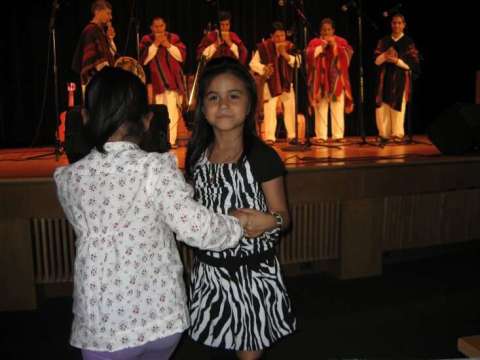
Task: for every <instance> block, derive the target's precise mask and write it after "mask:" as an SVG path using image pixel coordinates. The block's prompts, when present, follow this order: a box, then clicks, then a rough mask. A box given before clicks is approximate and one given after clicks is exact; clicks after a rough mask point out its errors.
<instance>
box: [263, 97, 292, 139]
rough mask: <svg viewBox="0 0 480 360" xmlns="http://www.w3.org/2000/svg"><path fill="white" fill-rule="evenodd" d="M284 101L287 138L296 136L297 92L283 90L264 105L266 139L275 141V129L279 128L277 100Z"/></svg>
mask: <svg viewBox="0 0 480 360" xmlns="http://www.w3.org/2000/svg"><path fill="white" fill-rule="evenodd" d="M278 99H280V100H281V101H282V103H283V121H284V122H285V128H286V129H287V138H288V139H293V138H295V92H294V91H293V89H291V90H290V91H289V92H283V93H281V94H280V95H278V96H275V97H272V98H270V99H269V100H268V101H267V102H266V103H265V104H264V106H263V112H264V114H263V121H264V123H265V140H273V141H275V130H276V129H277V101H278Z"/></svg>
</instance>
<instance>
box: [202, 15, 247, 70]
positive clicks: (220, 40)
mask: <svg viewBox="0 0 480 360" xmlns="http://www.w3.org/2000/svg"><path fill="white" fill-rule="evenodd" d="M231 19H232V16H231V14H230V13H229V12H227V11H220V12H219V14H218V20H219V23H220V31H219V30H215V31H210V32H208V33H207V34H206V35H205V36H204V37H203V39H202V41H201V42H200V44H199V45H198V47H197V59H200V58H201V56H202V55H203V56H205V58H206V60H207V61H208V60H210V59H212V58H216V57H220V56H230V57H234V58H237V59H238V60H240V62H241V63H242V64H245V63H246V62H247V54H248V52H247V48H246V47H245V45H243V42H242V40H241V39H240V37H239V36H238V35H237V34H235V33H234V32H233V31H230V26H231Z"/></svg>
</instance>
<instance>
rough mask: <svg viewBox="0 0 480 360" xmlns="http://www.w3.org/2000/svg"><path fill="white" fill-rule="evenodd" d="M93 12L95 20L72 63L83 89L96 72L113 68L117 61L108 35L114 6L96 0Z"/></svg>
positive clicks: (88, 28) (86, 32)
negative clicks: (107, 67)
mask: <svg viewBox="0 0 480 360" xmlns="http://www.w3.org/2000/svg"><path fill="white" fill-rule="evenodd" d="M91 12H92V16H93V18H92V20H91V21H90V23H88V25H87V26H85V28H84V29H83V31H82V34H81V35H80V40H79V41H78V44H77V48H76V50H75V54H74V56H73V62H72V68H73V70H74V71H75V72H77V73H78V74H80V82H81V84H82V89H84V88H85V86H86V85H87V83H88V82H89V81H90V79H91V77H92V76H93V75H94V74H95V73H96V72H98V71H100V70H101V69H102V68H103V67H105V66H113V65H114V61H115V59H114V56H113V55H112V53H111V51H110V41H109V38H108V36H107V33H106V31H107V27H108V24H110V23H111V21H112V5H111V4H110V3H109V2H108V1H105V0H96V1H94V2H93V4H92V6H91Z"/></svg>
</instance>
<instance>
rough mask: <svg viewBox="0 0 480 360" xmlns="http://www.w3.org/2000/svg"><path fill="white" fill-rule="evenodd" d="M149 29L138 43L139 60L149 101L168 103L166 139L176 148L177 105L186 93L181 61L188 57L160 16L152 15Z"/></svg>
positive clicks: (178, 112) (181, 44)
mask: <svg viewBox="0 0 480 360" xmlns="http://www.w3.org/2000/svg"><path fill="white" fill-rule="evenodd" d="M150 29H151V30H152V32H151V33H150V34H148V35H145V36H144V37H143V38H142V41H141V42H140V63H141V64H142V65H144V66H145V67H146V69H147V71H146V73H147V77H148V78H149V81H148V83H150V84H151V87H150V86H149V87H148V88H149V92H150V94H149V95H150V96H151V100H152V102H153V103H154V104H163V105H166V106H167V109H168V117H169V118H170V124H169V142H170V146H171V147H172V148H176V147H177V129H178V121H179V118H180V106H181V102H182V96H184V95H185V86H184V80H183V70H182V63H183V62H184V61H185V58H186V56H187V48H186V46H185V44H184V43H183V42H182V41H181V39H180V37H179V36H178V35H177V34H174V33H171V32H168V31H167V23H166V22H165V20H164V19H163V18H161V17H155V18H154V19H153V20H152V24H151V26H150ZM150 89H151V90H150Z"/></svg>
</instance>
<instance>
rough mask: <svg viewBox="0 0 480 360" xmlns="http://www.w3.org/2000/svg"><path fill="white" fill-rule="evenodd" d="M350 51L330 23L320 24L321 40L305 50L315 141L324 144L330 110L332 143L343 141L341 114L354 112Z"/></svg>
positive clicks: (351, 50) (324, 21)
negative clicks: (349, 73)
mask: <svg viewBox="0 0 480 360" xmlns="http://www.w3.org/2000/svg"><path fill="white" fill-rule="evenodd" d="M352 54H353V49H352V47H351V46H350V44H349V43H348V42H347V40H345V39H344V38H342V37H340V36H337V35H335V25H334V23H333V20H332V19H329V18H325V19H323V20H322V21H321V23H320V37H318V38H314V39H312V40H311V41H310V43H309V44H308V47H307V72H308V90H309V91H308V95H309V100H310V104H311V106H312V107H313V109H314V110H315V135H316V136H315V141H316V142H319V143H323V142H325V141H326V140H327V134H328V109H329V108H330V115H331V120H332V121H331V123H332V125H331V126H332V138H333V141H337V142H341V141H343V136H344V133H345V116H344V113H347V114H348V113H350V112H352V110H353V98H352V89H351V86H350V77H349V75H348V68H349V65H350V59H351V58H352Z"/></svg>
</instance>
